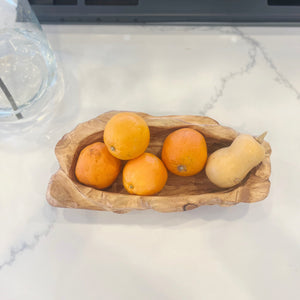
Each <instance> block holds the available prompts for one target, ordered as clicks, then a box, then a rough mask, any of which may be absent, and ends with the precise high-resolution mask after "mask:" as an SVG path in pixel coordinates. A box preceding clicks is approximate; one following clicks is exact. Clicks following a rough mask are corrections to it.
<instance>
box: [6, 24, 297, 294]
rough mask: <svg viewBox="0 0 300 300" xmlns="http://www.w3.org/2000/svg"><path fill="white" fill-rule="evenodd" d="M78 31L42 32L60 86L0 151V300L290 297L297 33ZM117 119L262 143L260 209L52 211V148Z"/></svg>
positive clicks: (197, 29)
mask: <svg viewBox="0 0 300 300" xmlns="http://www.w3.org/2000/svg"><path fill="white" fill-rule="evenodd" d="M75 28H76V30H74V27H72V26H46V27H45V29H46V32H47V34H48V37H49V39H50V42H51V44H52V46H53V48H54V50H55V51H56V53H57V55H58V57H59V60H60V61H61V65H62V68H63V70H64V73H65V82H66V91H65V98H64V101H63V102H62V103H61V104H60V107H59V108H58V110H57V113H56V114H55V115H54V116H53V119H52V120H51V121H50V122H49V123H47V124H45V125H44V126H43V127H41V128H39V130H37V131H36V132H32V133H31V134H28V135H26V136H24V137H18V139H15V138H13V137H5V138H3V137H1V140H0V166H1V175H0V176H1V189H0V227H1V239H0V296H2V294H3V295H4V296H5V299H30V300H35V299H44V300H45V299H51V300H53V299H72V300H74V299H75V300H76V299H83V298H84V297H85V296H86V297H88V298H89V299H99V297H100V296H101V297H105V299H110V300H111V299H121V297H122V295H123V293H126V295H130V298H134V299H199V297H198V296H199V290H198V285H199V280H200V282H201V283H203V285H201V287H200V288H201V294H202V295H203V296H204V297H205V299H219V298H220V297H222V296H224V293H225V296H228V297H227V298H231V299H249V300H250V299H282V298H283V297H285V298H286V299H292V298H294V299H295V298H297V296H298V298H299V297H300V292H299V289H298V288H297V282H298V281H299V280H300V278H299V261H300V259H299V253H300V252H299V247H300V244H299V243H300V237H299V230H298V228H299V226H300V221H299V216H298V215H299V213H298V212H299V209H300V204H299V201H298V200H297V199H299V196H300V192H299V189H298V180H297V178H298V174H299V171H300V160H299V159H298V155H299V153H298V152H299V148H300V133H299V126H298V122H299V121H298V120H299V112H300V102H299V99H300V92H299V91H300V88H299V87H300V79H299V76H298V77H297V72H295V71H294V70H293V68H289V67H286V66H290V65H294V66H295V67H300V66H299V62H298V52H297V49H299V48H300V40H299V39H296V37H297V36H298V35H299V34H300V29H286V30H287V31H288V32H289V34H288V35H285V34H284V33H285V30H284V29H278V28H259V27H254V28H246V27H245V28H244V27H238V28H237V27H199V26H186V27H179V26H121V27H120V26H87V27H85V26H77V27H75ZM290 44H292V45H293V47H291V49H289V45H290ZM293 49H295V50H293ZM274 57H275V58H274ZM291 61H292V63H291ZM282 70H284V71H282ZM113 109H117V110H134V111H143V112H146V113H150V114H154V115H165V114H203V115H207V116H210V117H213V118H215V119H216V120H218V121H219V122H220V123H222V124H224V125H228V126H231V127H234V128H235V129H237V130H238V131H241V132H245V133H250V134H253V135H256V134H260V133H261V132H262V131H265V130H267V131H268V136H267V140H268V141H269V142H270V143H271V145H272V149H273V153H272V157H271V158H272V175H271V182H272V186H271V191H270V195H269V197H268V198H267V199H266V200H265V201H263V202H261V203H257V204H253V205H249V206H248V205H245V204H241V205H238V206H236V207H232V208H230V209H224V208H221V207H203V208H199V209H197V210H194V211H190V212H185V213H184V214H181V213H175V214H158V213H155V212H151V211H147V212H132V213H130V214H126V215H113V214H110V213H103V212H89V211H76V210H67V209H66V210H63V209H54V208H51V207H49V206H48V204H47V203H46V202H45V192H46V188H47V183H48V180H49V178H50V176H51V174H53V173H54V172H55V171H56V169H57V166H58V165H57V162H56V159H55V155H54V146H55V144H56V142H57V141H58V140H59V139H60V138H61V137H62V135H63V134H64V133H66V132H67V131H69V130H71V129H73V128H74V126H76V124H78V123H79V122H83V121H86V120H88V119H90V118H93V117H95V116H97V115H98V114H100V113H103V112H105V111H108V110H113ZM287 153H288V155H287ZM174 262H176V270H177V271H176V270H174V271H173V269H174ZM41 263H45V269H43V270H42V269H40V264H41ZM24 270H30V272H25V271H24ZM29 273H30V274H29ZM115 273H118V274H119V275H120V276H118V278H115V276H114V274H115ZM65 274H67V275H68V276H65ZM127 274H129V275H130V276H132V277H133V278H134V280H133V281H131V280H130V278H127V279H126V275H127ZM83 275H84V277H85V278H88V281H86V282H84V283H83V282H82V281H80V280H81V279H80V278H81V277H82V276H83ZM95 278H97V280H96V279H95ZM186 278H188V280H186ZM266 278H267V279H268V280H267V279H266ZM297 279H298V280H297ZM59 280H61V282H62V284H59ZM99 281H100V282H102V283H103V285H102V286H101V289H100V290H99V289H95V286H97V285H98V283H99ZM12 282H14V284H17V285H18V286H19V289H18V290H17V289H14V285H13V284H12ZM31 282H38V283H39V286H38V287H36V286H34V285H33V284H32V283H31ZM112 282H114V283H115V284H116V285H117V286H118V287H119V289H114V286H113V285H112ZM136 282H137V283H138V284H136ZM216 282H218V283H219V287H220V288H219V289H215V283H216ZM279 282H280V283H281V286H278V287H277V290H276V293H274V292H273V290H272V289H273V286H274V284H275V285H276V284H277V283H279ZM174 283H175V284H174ZM28 286H29V287H31V288H32V291H28V290H27V287H28ZM137 286H138V287H137ZM71 287H72V288H71ZM196 287H197V288H196ZM57 290H59V295H58V294H57ZM70 290H71V291H70ZM87 290H89V291H91V294H86V293H87ZM212 291H213V292H212ZM224 291H225V292H224ZM1 293H2V294H1ZM45 295H48V296H45ZM145 295H149V297H148V296H145ZM262 295H263V296H262ZM128 297H129V296H128ZM0 298H1V297H0ZM2 298H3V297H2ZM2 298H1V299H2ZM227 298H226V297H225V299H227ZM3 299H4V298H3Z"/></svg>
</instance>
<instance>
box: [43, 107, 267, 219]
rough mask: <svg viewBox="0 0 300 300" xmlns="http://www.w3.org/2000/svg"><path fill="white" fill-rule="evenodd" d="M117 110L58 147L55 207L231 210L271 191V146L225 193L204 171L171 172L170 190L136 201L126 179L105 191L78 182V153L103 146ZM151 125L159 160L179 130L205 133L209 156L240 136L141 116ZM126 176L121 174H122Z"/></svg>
mask: <svg viewBox="0 0 300 300" xmlns="http://www.w3.org/2000/svg"><path fill="white" fill-rule="evenodd" d="M116 113H118V111H112V112H107V113H104V114H102V115H100V116H98V117H97V118H95V119H92V120H90V121H88V122H85V123H82V124H79V125H78V126H77V127H76V128H75V129H74V130H73V131H71V132H69V133H67V134H66V135H65V136H64V137H63V138H62V139H61V140H60V141H59V142H58V143H57V145H56V148H55V153H56V157H57V159H58V162H59V164H60V169H59V170H58V171H57V172H56V173H55V174H54V175H53V176H52V177H51V179H50V182H49V185H48V190H47V200H48V202H49V203H50V204H51V205H53V206H57V207H69V208H81V209H92V210H103V211H113V212H116V213H125V212H128V211H131V210H144V209H154V210H157V211H160V212H175V211H185V210H191V209H194V208H196V207H199V206H201V205H213V204H217V205H221V206H230V205H234V204H237V203H239V202H247V203H250V202H257V201H260V200H263V199H265V198H266V197H267V195H268V193H269V189H270V181H269V177H270V174H271V164H270V155H271V147H270V145H269V143H267V142H266V141H264V142H263V143H262V145H263V146H264V148H265V150H266V157H265V159H264V160H263V161H262V162H261V163H260V164H259V165H258V166H257V167H255V168H254V169H252V170H251V171H250V172H249V174H248V175H247V177H246V178H245V179H244V180H243V181H242V182H241V183H240V184H239V185H237V186H235V187H233V188H229V189H221V188H218V187H216V186H215V185H214V184H212V183H211V182H210V181H209V180H208V178H207V177H206V175H205V171H204V170H202V171H201V172H200V173H198V174H197V175H195V176H191V177H180V176H176V175H173V174H171V173H169V178H168V181H167V184H166V186H165V187H164V188H163V190H162V191H161V192H159V193H158V194H156V195H153V196H136V195H130V194H128V193H127V192H126V190H125V189H124V187H123V185H122V174H120V175H119V177H118V178H117V180H116V181H115V182H114V183H113V185H112V186H111V187H109V188H107V189H105V190H97V189H95V188H91V187H87V186H85V185H82V184H81V183H79V182H78V181H77V180H76V177H75V174H74V169H75V164H76V161H77V158H78V155H79V153H80V151H81V150H82V149H83V148H84V147H85V146H87V145H89V144H91V143H94V142H96V141H103V131H104V127H105V124H106V123H107V121H108V120H109V119H110V118H111V117H112V116H113V115H114V114H116ZM138 114H139V115H140V116H142V117H143V118H144V119H145V121H146V122H147V124H148V126H149V128H150V133H151V140H150V144H149V147H148V149H147V152H151V153H153V154H155V155H158V157H160V153H161V149H162V144H163V141H164V139H165V138H166V136H167V135H168V134H169V133H170V132H172V131H174V130H176V129H179V128H183V127H189V128H193V129H196V130H198V131H199V132H201V133H202V134H203V135H204V136H205V139H206V142H207V147H208V154H210V153H212V152H213V151H215V150H217V149H219V148H221V147H226V146H229V145H230V144H231V143H232V141H233V140H234V139H235V137H236V136H237V135H238V134H239V133H238V132H236V131H235V130H233V129H231V128H229V127H224V126H221V125H220V124H219V123H218V122H216V121H215V120H213V119H211V118H208V117H203V116H191V115H186V116H163V117H155V116H150V115H147V114H144V113H138ZM121 173H122V172H121Z"/></svg>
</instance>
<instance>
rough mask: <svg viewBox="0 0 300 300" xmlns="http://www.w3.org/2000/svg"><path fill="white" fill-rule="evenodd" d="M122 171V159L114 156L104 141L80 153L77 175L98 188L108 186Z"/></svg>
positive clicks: (80, 180)
mask: <svg viewBox="0 0 300 300" xmlns="http://www.w3.org/2000/svg"><path fill="white" fill-rule="evenodd" d="M120 171H121V161H120V160H119V159H117V158H115V157H114V156H112V155H111V154H110V153H109V151H108V150H107V147H106V146H105V144H104V143H101V142H97V143H94V144H91V145H89V146H87V147H85V148H84V149H83V150H82V151H81V152H80V154H79V157H78V160H77V163H76V167H75V175H76V178H77V179H78V181H79V182H81V183H83V184H85V185H88V186H91V187H95V188H97V189H103V188H107V187H109V186H110V185H112V183H113V182H114V181H115V180H116V178H117V176H118V175H119V173H120Z"/></svg>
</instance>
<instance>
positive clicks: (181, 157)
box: [161, 128, 207, 176]
mask: <svg viewBox="0 0 300 300" xmlns="http://www.w3.org/2000/svg"><path fill="white" fill-rule="evenodd" d="M161 158H162V161H163V162H164V163H165V165H166V167H167V168H168V170H169V171H170V172H172V173H174V174H176V175H179V176H192V175H195V174H197V173H198V172H200V171H201V170H202V169H203V168H204V166H205V163H206V160H207V146H206V141H205V138H204V136H203V135H202V134H201V133H200V132H198V131H197V130H194V129H191V128H181V129H178V130H176V131H174V132H172V133H170V134H169V135H168V136H167V138H166V139H165V141H164V144H163V148H162V154H161Z"/></svg>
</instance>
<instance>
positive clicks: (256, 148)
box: [205, 133, 266, 188]
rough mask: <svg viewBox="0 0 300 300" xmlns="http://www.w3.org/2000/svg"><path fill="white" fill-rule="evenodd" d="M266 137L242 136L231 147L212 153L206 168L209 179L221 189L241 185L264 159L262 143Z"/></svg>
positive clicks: (263, 135)
mask: <svg viewBox="0 0 300 300" xmlns="http://www.w3.org/2000/svg"><path fill="white" fill-rule="evenodd" d="M265 135H266V133H264V134H262V135H261V136H260V137H258V138H254V137H253V136H251V135H248V134H240V135H238V136H237V137H236V138H235V140H234V141H233V142H232V144H231V145H230V146H229V147H225V148H221V149H218V150H216V151H215V152H214V153H212V154H211V155H210V156H209V157H208V160H207V164H206V168H205V172H206V175H207V177H208V179H209V180H210V181H211V182H212V183H214V184H215V185H216V186H218V187H221V188H229V187H233V186H235V185H237V184H239V183H240V182H241V181H242V180H243V179H244V178H245V177H246V175H247V174H248V173H249V172H250V171H251V170H252V169H253V168H254V167H255V166H257V165H258V164H259V163H260V162H261V161H262V160H263V159H264V157H265V149H264V147H263V146H262V145H261V143H262V141H263V139H264V137H265Z"/></svg>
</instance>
